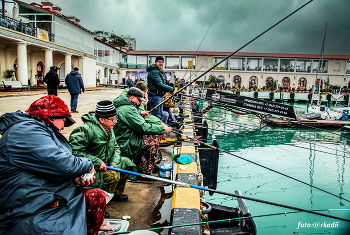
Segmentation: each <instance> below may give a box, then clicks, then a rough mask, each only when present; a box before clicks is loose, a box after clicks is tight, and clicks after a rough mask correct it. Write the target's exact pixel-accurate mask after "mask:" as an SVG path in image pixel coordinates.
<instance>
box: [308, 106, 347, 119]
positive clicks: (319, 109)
mask: <svg viewBox="0 0 350 235" xmlns="http://www.w3.org/2000/svg"><path fill="white" fill-rule="evenodd" d="M308 111H309V113H319V114H321V119H323V120H339V119H341V118H342V117H343V114H342V113H338V112H334V111H331V110H330V108H328V107H326V106H321V105H317V106H310V107H309V109H308Z"/></svg>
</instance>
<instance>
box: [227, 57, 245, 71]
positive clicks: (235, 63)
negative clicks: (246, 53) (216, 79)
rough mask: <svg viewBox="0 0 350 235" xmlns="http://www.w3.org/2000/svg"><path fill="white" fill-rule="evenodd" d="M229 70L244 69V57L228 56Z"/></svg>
mask: <svg viewBox="0 0 350 235" xmlns="http://www.w3.org/2000/svg"><path fill="white" fill-rule="evenodd" d="M230 70H245V58H230Z"/></svg>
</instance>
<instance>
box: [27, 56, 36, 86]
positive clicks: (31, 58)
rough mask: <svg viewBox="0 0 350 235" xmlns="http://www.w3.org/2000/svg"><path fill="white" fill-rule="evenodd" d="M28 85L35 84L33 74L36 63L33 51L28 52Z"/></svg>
mask: <svg viewBox="0 0 350 235" xmlns="http://www.w3.org/2000/svg"><path fill="white" fill-rule="evenodd" d="M29 55H30V69H29V70H30V85H31V86H34V85H35V84H36V79H35V74H36V64H35V61H34V56H35V54H34V53H30V54H29Z"/></svg>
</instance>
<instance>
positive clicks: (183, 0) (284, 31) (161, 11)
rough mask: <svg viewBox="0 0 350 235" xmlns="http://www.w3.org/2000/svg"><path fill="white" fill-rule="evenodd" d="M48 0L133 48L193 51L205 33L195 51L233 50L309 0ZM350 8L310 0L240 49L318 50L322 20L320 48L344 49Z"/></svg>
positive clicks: (341, 0)
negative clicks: (127, 39)
mask: <svg viewBox="0 0 350 235" xmlns="http://www.w3.org/2000/svg"><path fill="white" fill-rule="evenodd" d="M24 1H25V2H27V3H31V2H33V0H24ZM36 2H40V0H38V1H36ZM51 2H52V3H54V4H57V5H58V6H60V7H61V8H62V11H61V13H62V14H64V15H66V16H70V15H74V16H76V17H77V18H79V19H81V25H82V26H83V27H85V28H87V29H89V30H91V31H94V30H105V31H108V32H112V31H113V32H114V33H115V34H116V35H130V36H131V37H135V38H136V42H137V48H136V49H137V50H163V51H164V50H169V51H196V50H197V49H198V47H199V45H200V44H201V42H202V40H203V38H204V40H203V43H202V44H201V46H200V48H199V51H224V52H233V51H236V50H237V49H238V48H240V47H241V46H243V45H244V44H246V43H247V42H248V41H250V40H251V39H253V38H254V37H256V36H257V35H259V34H260V33H262V32H263V31H265V30H266V29H267V28H269V27H270V26H272V25H273V24H275V23H276V22H278V21H279V20H281V19H282V18H284V17H285V16H287V15H288V14H290V13H291V12H293V11H294V10H296V9H297V8H299V7H300V6H302V5H303V4H305V3H306V2H308V0H288V1H282V0H224V1H223V0H215V1H214V0H98V1H86V0H51ZM349 9H350V1H349V0H314V1H313V2H311V3H310V4H308V5H307V6H306V7H304V8H303V9H301V10H300V11H298V12H297V13H296V14H294V15H293V16H291V17H290V18H288V19H287V20H285V21H284V22H282V23H281V24H280V25H278V26H276V27H275V28H273V29H272V30H270V31H269V32H267V33H266V34H265V35H263V36H262V37H260V38H259V39H257V40H256V41H255V42H253V43H252V44H250V45H249V46H247V47H245V48H244V49H243V50H241V52H265V53H297V54H320V51H321V46H322V41H323V36H324V31H325V25H326V22H327V25H328V26H327V35H326V43H325V54H329V55H349V54H350V12H349ZM208 29H209V31H208ZM207 31H208V33H207V35H206V36H205V34H206V32H207Z"/></svg>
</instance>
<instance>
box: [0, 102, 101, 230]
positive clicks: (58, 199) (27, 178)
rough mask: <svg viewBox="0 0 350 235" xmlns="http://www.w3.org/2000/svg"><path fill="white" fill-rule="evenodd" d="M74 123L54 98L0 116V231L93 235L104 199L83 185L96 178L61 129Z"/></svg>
mask: <svg viewBox="0 0 350 235" xmlns="http://www.w3.org/2000/svg"><path fill="white" fill-rule="evenodd" d="M73 123H74V120H73V119H72V118H71V113H70V112H69V109H68V107H67V105H66V104H65V103H64V101H63V100H61V99H60V98H59V97H57V96H53V95H48V96H44V97H42V98H40V99H38V100H36V101H34V102H33V103H32V104H31V105H30V107H29V108H28V109H27V110H26V112H23V111H17V112H14V113H6V114H4V115H2V116H1V118H0V134H1V135H2V137H1V139H0V162H1V164H0V172H1V174H0V205H1V210H0V234H96V233H97V232H98V231H99V228H100V226H101V224H102V223H103V219H104V215H105V207H106V197H105V194H104V192H103V191H101V190H98V189H88V190H86V189H83V188H82V187H81V186H85V185H90V184H92V183H93V181H94V179H95V177H94V176H92V177H91V178H90V179H86V178H84V179H83V178H82V177H81V176H83V175H85V174H86V173H90V175H91V174H92V173H95V170H94V167H93V164H92V162H91V160H90V159H88V158H80V157H75V156H74V155H72V150H71V147H70V146H69V144H68V142H67V140H66V138H65V137H64V136H63V135H62V134H61V133H60V131H61V130H63V129H64V127H67V126H70V125H72V124H73Z"/></svg>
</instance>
